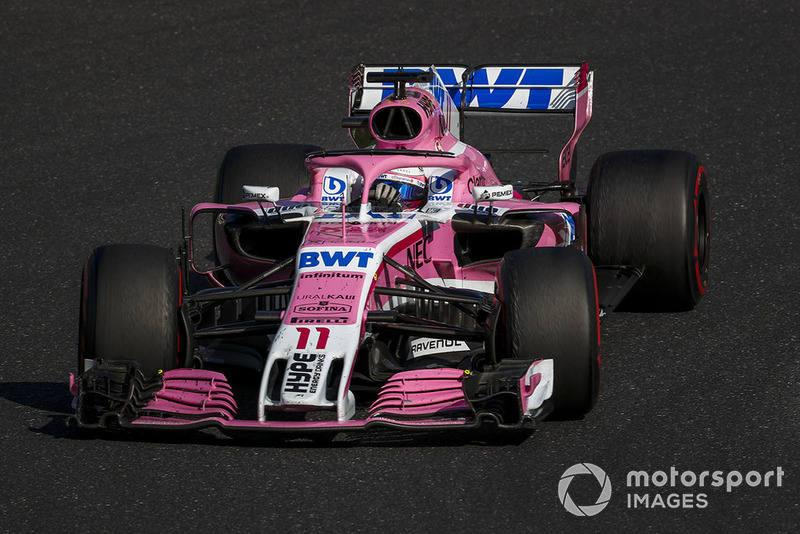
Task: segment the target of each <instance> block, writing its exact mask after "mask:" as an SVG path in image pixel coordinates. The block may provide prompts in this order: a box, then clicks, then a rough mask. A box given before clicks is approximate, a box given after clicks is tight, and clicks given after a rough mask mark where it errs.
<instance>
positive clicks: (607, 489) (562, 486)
mask: <svg viewBox="0 0 800 534" xmlns="http://www.w3.org/2000/svg"><path fill="white" fill-rule="evenodd" d="M578 475H593V476H594V478H595V479H597V483H598V484H600V488H601V489H600V496H599V497H597V501H595V503H594V504H589V505H585V506H578V505H577V504H575V502H574V501H573V500H572V497H570V496H569V493H568V491H567V490H569V485H570V483H572V479H573V478H575V477H576V476H578ZM610 499H611V480H609V478H608V475H606V472H605V471H603V470H602V469H600V468H599V467H597V466H596V465H594V464H588V463H583V464H575V465H573V466H571V467H568V468H567V470H566V471H564V474H563V475H561V480H559V481H558V500H559V501H561V504H562V505H563V506H564V508H566V509H567V511H568V512H569V513H571V514H572V515H577V516H589V517H591V516H593V515H597V514H599V513H600V512H602V511H603V509H604V508H605V507H606V506H608V501H609V500H610Z"/></svg>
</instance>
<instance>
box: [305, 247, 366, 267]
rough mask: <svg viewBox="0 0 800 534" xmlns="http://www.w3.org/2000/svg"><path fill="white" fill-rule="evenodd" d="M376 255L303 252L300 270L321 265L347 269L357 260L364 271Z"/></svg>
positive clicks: (338, 251)
mask: <svg viewBox="0 0 800 534" xmlns="http://www.w3.org/2000/svg"><path fill="white" fill-rule="evenodd" d="M374 255H375V254H374V253H372V252H366V251H364V252H356V251H355V250H351V251H349V252H342V251H340V250H337V251H336V252H328V251H326V250H323V251H322V252H301V253H300V265H299V267H298V268H300V269H303V268H305V267H319V266H321V265H322V266H325V267H337V266H338V267H347V266H349V265H350V264H351V263H352V262H353V260H354V259H357V261H358V267H359V268H361V269H363V268H364V267H366V266H367V264H368V263H369V260H371V259H372V257H373V256H374Z"/></svg>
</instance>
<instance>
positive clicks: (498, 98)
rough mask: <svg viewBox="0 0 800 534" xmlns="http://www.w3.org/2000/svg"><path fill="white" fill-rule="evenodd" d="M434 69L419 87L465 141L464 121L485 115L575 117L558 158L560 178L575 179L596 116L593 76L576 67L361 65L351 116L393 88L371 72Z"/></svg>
mask: <svg viewBox="0 0 800 534" xmlns="http://www.w3.org/2000/svg"><path fill="white" fill-rule="evenodd" d="M401 68H402V70H404V71H417V72H422V71H431V72H433V73H434V74H435V75H434V79H433V81H432V82H430V84H418V86H419V87H420V88H422V89H426V90H428V91H430V92H431V93H432V94H433V95H434V97H436V99H437V100H439V102H440V104H441V106H442V109H443V110H444V112H445V117H446V119H447V124H448V128H449V129H450V132H451V133H453V134H454V135H455V136H456V137H457V138H459V139H463V137H464V118H465V117H466V116H468V115H480V114H486V113H515V114H517V113H531V114H537V113H538V114H542V113H544V114H549V113H571V114H572V115H573V116H574V122H575V125H574V129H573V132H572V136H571V137H570V139H569V140H568V141H567V143H566V145H565V146H564V148H563V149H562V150H561V154H560V155H559V180H560V181H562V182H565V181H568V180H570V178H571V177H572V174H573V169H572V160H573V154H574V152H575V145H576V143H577V141H578V138H579V137H580V135H581V133H582V132H583V130H584V128H585V127H586V125H587V124H588V123H589V119H591V116H592V100H593V82H594V73H593V72H591V71H590V70H589V66H588V64H587V63H583V64H575V65H511V64H509V65H480V66H477V67H472V68H470V67H467V66H466V65H428V66H425V65H365V64H363V63H362V64H360V65H357V66H356V67H355V68H354V69H353V71H352V72H351V74H350V99H349V115H350V116H351V117H358V116H364V115H368V114H369V112H370V111H371V110H372V108H374V107H375V106H376V105H378V104H379V103H380V102H381V101H382V100H383V99H384V98H386V97H388V96H391V94H392V90H393V86H392V84H391V83H386V82H383V83H381V82H368V81H367V74H368V73H371V72H397V71H399V70H400V69H401Z"/></svg>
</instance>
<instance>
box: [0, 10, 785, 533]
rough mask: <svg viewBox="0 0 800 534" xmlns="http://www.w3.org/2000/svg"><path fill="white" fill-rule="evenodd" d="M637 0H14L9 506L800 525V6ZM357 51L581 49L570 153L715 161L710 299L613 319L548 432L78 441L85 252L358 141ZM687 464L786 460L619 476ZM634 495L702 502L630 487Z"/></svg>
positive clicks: (374, 519)
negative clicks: (226, 169)
mask: <svg viewBox="0 0 800 534" xmlns="http://www.w3.org/2000/svg"><path fill="white" fill-rule="evenodd" d="M640 4H641V3H634V2H619V1H592V2H564V3H560V4H558V5H556V4H554V3H549V2H548V3H544V2H506V3H502V4H498V5H496V6H494V7H478V6H477V3H475V5H467V4H466V3H465V4H464V5H463V6H458V5H457V3H454V2H448V3H440V2H430V1H429V2H417V1H411V2H409V1H406V2H396V3H390V2H382V3H360V4H356V3H346V2H341V3H336V2H302V1H301V2H267V3H266V5H263V4H257V3H255V2H244V1H238V0H231V1H227V2H212V1H208V0H198V1H195V2H191V3H190V4H187V3H186V2H175V1H168V2H165V1H163V0H159V1H157V2H156V1H149V0H147V1H139V2H135V3H133V4H132V5H128V4H127V3H121V2H102V1H101V2H61V1H38V0H36V1H31V0H25V1H12V0H8V1H6V2H3V3H2V6H0V45H2V46H0V72H2V76H0V80H1V81H0V109H2V112H1V113H0V131H1V132H2V138H1V139H0V143H1V144H2V149H1V150H0V162H2V164H1V165H0V169H2V173H1V174H0V215H1V216H2V221H3V224H2V230H0V232H2V250H3V254H2V257H1V258H0V273H1V276H0V302H2V311H1V312H0V313H1V314H2V323H1V324H2V325H3V326H2V328H0V346H2V356H1V357H0V429H1V430H0V451H2V454H0V530H2V531H9V532H22V531H69V530H77V531H89V530H92V531H100V530H110V529H113V530H115V531H120V532H141V531H146V530H147V531H159V530H164V531H176V530H183V529H185V530H189V529H194V530H197V529H203V530H205V531H220V530H223V529H224V530H230V531H262V532H300V531H304V532H305V531H312V532H318V531H331V532H343V531H363V532H370V531H377V530H381V531H386V532H433V531H436V532H454V531H470V532H480V531H488V532H491V531H500V530H501V529H502V530H504V531H512V530H521V531H525V532H531V531H534V530H536V531H539V530H543V531H560V532H566V531H587V530H590V531H607V532H618V531H635V532H642V531H654V532H668V531H685V532H696V531H711V530H716V531H725V532H733V531H751V530H754V531H758V532H781V531H783V532H787V531H796V529H797V525H798V524H799V523H800V510H799V509H798V499H799V498H800V461H798V454H797V452H798V442H800V423H798V421H799V420H800V401H799V400H798V395H797V393H798V385H799V383H800V366H799V365H798V351H797V344H798V337H797V331H798V311H797V310H798V306H797V294H798V289H800V283H798V277H797V267H798V255H797V246H798V244H800V243H798V212H797V201H798V199H800V185H798V180H797V176H798V174H800V159H799V158H798V149H797V141H798V134H797V122H798V118H800V106H798V100H797V94H796V91H797V86H798V82H800V77H799V76H798V74H797V58H798V57H800V40H798V39H797V33H796V28H797V26H798V23H799V22H800V18H798V12H797V8H796V7H794V6H795V4H794V3H793V2H788V1H783V2H777V1H776V2H727V3H724V4H721V3H718V2H711V1H707V0H700V1H692V2H663V3H658V4H656V3H651V4H648V5H647V6H643V5H640ZM718 4H719V5H724V6H725V7H724V8H718V7H717V5H718ZM188 5H190V6H191V7H184V6H188ZM485 5H487V6H488V5H489V3H486V4H485ZM362 60H363V61H367V62H425V63H431V62H433V63H435V62H453V63H466V64H469V65H475V64H479V63H503V62H558V61H566V62H573V61H583V60H586V61H589V63H590V66H591V68H592V69H593V70H594V71H595V72H596V80H595V107H594V111H595V115H594V118H593V120H592V122H591V124H590V125H589V127H588V129H587V130H586V132H585V133H584V136H583V138H582V144H581V148H580V150H581V162H580V164H581V166H580V171H579V172H580V174H579V175H580V176H582V177H584V180H585V176H587V174H588V170H589V167H590V165H591V162H592V161H593V160H594V158H595V157H596V156H597V155H599V154H600V153H602V152H606V151H611V150H617V149H626V148H672V149H681V150H687V151H691V152H695V153H697V154H698V155H700V157H701V158H702V160H703V162H704V164H705V166H706V168H707V171H708V176H709V183H710V187H711V191H712V210H713V223H712V232H713V238H712V240H713V241H712V275H711V289H710V291H709V293H708V294H707V296H706V298H705V299H704V300H703V302H702V303H701V305H700V306H699V307H698V308H697V309H696V310H695V311H693V312H689V313H681V314H672V315H670V314H652V315H640V314H619V315H613V316H611V317H609V318H608V319H607V320H606V321H605V322H604V323H603V328H602V342H603V384H602V392H601V398H600V400H599V402H598V404H597V406H596V408H595V409H594V410H593V411H592V412H591V413H590V414H589V415H588V416H587V417H586V418H585V419H584V420H582V421H572V422H551V423H545V424H543V425H541V426H540V427H539V428H538V429H537V430H536V431H535V432H533V434H532V435H530V436H528V437H527V439H507V440H505V441H503V440H493V439H487V438H486V437H485V436H469V437H466V438H450V437H446V436H433V437H426V436H421V435H410V436H409V435H405V434H376V435H365V436H345V437H340V438H337V440H336V441H334V442H333V443H332V444H330V445H322V446H320V445H316V444H314V443H311V442H307V441H289V442H271V441H260V440H248V441H240V440H231V439H229V438H225V437H221V436H218V435H216V434H214V433H201V434H199V435H194V436H188V437H182V438H180V439H167V438H157V437H144V438H139V439H112V438H109V439H79V438H78V437H76V435H75V433H74V431H73V430H72V429H71V428H69V427H68V426H67V425H66V424H65V421H66V418H67V416H68V414H69V403H70V397H69V395H68V393H67V387H66V381H67V375H68V373H69V372H70V371H72V370H73V366H74V360H75V354H76V337H77V306H78V292H79V286H80V283H79V275H80V270H81V265H82V262H83V260H84V258H85V257H86V255H88V253H89V252H90V251H91V250H92V249H93V248H94V247H96V246H99V245H102V244H108V243H123V242H144V243H154V244H160V245H164V246H172V245H174V244H176V242H177V239H178V236H179V234H180V223H179V221H180V211H179V210H180V206H191V205H193V204H194V203H197V202H200V201H204V200H208V199H209V198H210V197H211V191H212V187H213V180H214V176H215V171H216V167H217V165H218V164H219V161H220V159H221V157H222V155H223V154H224V152H225V150H226V149H227V148H228V147H230V146H234V145H237V144H245V143H256V142H311V143H317V144H320V145H323V146H325V147H328V148H342V147H346V146H347V142H348V141H347V138H346V136H345V134H344V132H343V131H342V130H341V129H340V128H339V126H338V124H339V120H340V118H341V117H342V116H343V115H344V113H345V110H346V107H345V106H346V104H345V98H346V83H347V73H348V72H349V68H350V67H351V66H352V65H353V64H354V63H356V62H357V61H362ZM540 124H542V123H540V122H538V121H535V120H533V119H530V120H527V119H526V120H525V121H524V122H523V123H522V124H521V126H522V128H523V129H529V130H530V131H537V132H548V130H546V129H544V128H545V127H544V126H540ZM468 134H469V126H468ZM515 134H516V131H515V130H508V131H507V132H505V134H504V135H505V136H513V135H515ZM504 139H506V138H505V137H504ZM551 176H552V175H551ZM548 178H549V177H548ZM583 462H589V463H593V464H596V465H597V466H599V467H601V468H602V469H603V470H605V472H606V473H607V474H608V476H609V480H610V481H611V483H612V488H613V493H612V496H611V500H610V502H609V504H608V506H607V508H606V509H605V510H603V511H602V512H601V513H600V514H598V515H596V516H594V517H574V516H572V515H571V514H570V513H568V512H567V511H566V510H565V509H564V507H563V506H562V505H561V504H560V502H559V498H558V491H557V488H558V483H559V480H560V478H561V476H562V474H563V473H564V471H565V470H566V469H567V468H568V467H570V466H572V465H573V464H576V463H583ZM673 466H674V467H675V469H676V470H677V472H678V473H683V472H686V471H692V472H693V473H695V474H698V475H699V474H700V473H701V472H702V471H712V472H713V471H722V472H723V473H724V474H725V475H724V476H726V477H727V476H729V475H728V474H729V473H730V472H732V471H738V472H740V473H742V474H746V473H748V472H750V471H757V472H758V473H759V474H761V475H763V474H765V473H766V472H767V471H770V470H772V471H774V470H776V469H777V468H778V467H780V468H781V469H782V471H783V473H784V474H783V477H782V485H781V486H780V487H776V482H777V480H776V478H775V477H773V478H772V479H771V481H770V482H771V483H770V485H769V487H764V485H763V482H762V484H761V485H760V486H758V487H749V486H748V485H747V483H746V482H742V483H741V486H740V487H738V488H732V490H731V491H730V492H728V491H726V490H725V487H721V488H717V487H709V486H708V485H706V486H704V487H702V488H700V487H698V486H697V484H695V486H692V487H684V486H683V485H682V483H681V482H680V479H679V480H678V482H677V487H674V488H673V487H670V486H669V484H668V485H667V486H664V487H653V486H651V487H649V488H630V487H627V484H626V482H627V473H628V472H629V471H633V470H644V471H647V472H648V473H653V472H655V471H659V470H660V471H665V472H667V473H669V472H670V469H671V468H672V467H673ZM686 476H687V479H688V480H691V477H690V476H689V475H686ZM709 476H710V475H709ZM730 476H732V477H733V480H735V475H730ZM710 480H711V479H710V478H708V479H707V484H709V483H710ZM751 480H753V481H754V480H755V475H752V478H751ZM569 491H570V495H571V496H574V499H575V501H576V502H577V503H578V504H592V503H593V502H594V500H595V499H596V497H597V495H598V494H599V485H598V484H597V482H595V481H594V479H592V478H591V477H587V476H582V477H576V478H575V479H574V481H573V484H572V485H571V486H570V488H569ZM632 494H637V495H639V496H642V495H644V494H647V495H649V498H650V499H651V502H656V499H657V496H660V497H661V498H665V499H668V495H670V494H678V495H683V494H687V495H690V497H681V498H682V499H687V500H688V503H689V504H694V505H695V506H694V507H691V508H689V507H683V506H681V507H678V508H670V507H669V506H668V505H667V506H663V507H656V508H644V507H643V505H641V504H640V505H639V506H637V507H636V508H632V507H630V506H629V501H628V499H629V498H631V495H632ZM699 494H701V495H705V497H700V496H699ZM672 499H674V497H673V498H672ZM668 500H669V499H668ZM701 501H705V502H706V503H707V504H706V506H704V507H698V506H697V505H698V504H701ZM671 502H674V501H671Z"/></svg>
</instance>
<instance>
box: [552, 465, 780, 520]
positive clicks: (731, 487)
mask: <svg viewBox="0 0 800 534" xmlns="http://www.w3.org/2000/svg"><path fill="white" fill-rule="evenodd" d="M785 476H786V472H785V471H784V469H783V468H782V467H780V466H779V467H777V468H776V469H772V470H769V471H764V472H762V471H747V472H746V473H743V472H742V471H738V470H732V471H719V470H718V471H699V472H698V471H692V470H685V471H679V470H678V469H677V468H676V467H675V466H671V467H670V468H669V469H668V470H658V471H652V472H648V471H643V470H633V471H628V473H627V476H626V477H625V486H624V488H625V490H626V491H627V495H626V496H625V507H626V508H628V509H659V510H664V509H684V510H685V509H693V508H700V509H702V508H708V507H709V506H710V505H711V502H712V501H713V500H716V499H717V498H718V496H719V495H722V494H727V493H731V492H733V491H735V490H736V489H737V488H740V487H743V486H749V487H750V488H756V487H761V488H781V487H783V479H784V477H785ZM578 477H584V478H588V479H589V480H590V481H592V482H591V483H590V485H591V487H592V492H593V493H592V496H594V495H597V498H596V500H594V502H591V499H587V498H586V492H585V491H583V492H579V493H578V495H579V498H578V499H575V496H574V495H571V494H570V489H571V487H572V488H573V489H574V487H575V486H573V485H572V483H573V480H575V479H577V478H578ZM583 482H585V480H583ZM576 485H577V484H576ZM723 488H724V493H721V492H722V491H723ZM583 489H584V490H586V488H585V487H584V488H583ZM618 491H619V489H618ZM611 492H612V490H611V480H610V479H609V477H608V475H607V474H606V472H605V471H603V469H601V468H600V467H598V466H596V465H594V464H590V463H579V464H575V465H573V466H570V467H568V468H567V470H566V471H564V474H563V475H561V479H560V480H559V482H558V499H559V501H560V502H561V505H562V506H563V507H564V509H566V510H567V511H568V512H569V513H571V514H572V515H576V516H580V517H591V516H594V515H597V514H599V513H600V512H602V511H603V510H604V509H605V508H606V507H607V506H608V505H609V503H610V501H611ZM573 493H574V492H573ZM713 493H716V494H717V495H716V496H713V497H712V494H713ZM587 501H589V502H587Z"/></svg>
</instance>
